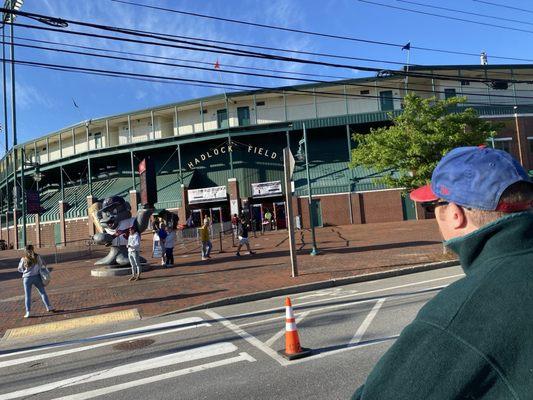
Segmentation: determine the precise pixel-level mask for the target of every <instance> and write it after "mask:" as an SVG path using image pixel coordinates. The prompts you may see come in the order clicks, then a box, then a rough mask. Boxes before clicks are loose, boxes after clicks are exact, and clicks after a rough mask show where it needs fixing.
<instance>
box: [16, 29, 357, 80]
mask: <svg viewBox="0 0 533 400" xmlns="http://www.w3.org/2000/svg"><path fill="white" fill-rule="evenodd" d="M14 39H17V40H24V41H29V42H33V43H45V44H53V45H59V46H64V47H73V48H78V49H85V50H96V51H102V52H106V53H115V54H124V55H132V56H138V57H148V58H155V59H159V60H169V61H181V62H188V63H194V64H200V65H210V66H212V67H213V66H214V63H212V62H206V61H199V60H193V59H187V58H176V57H163V56H158V55H155V54H146V53H136V52H131V51H120V50H112V49H105V48H102V47H93V46H82V45H76V44H72V43H62V42H54V41H50V40H41V39H32V38H25V37H21V36H14ZM220 67H221V68H222V67H230V68H235V69H243V70H251V71H265V72H279V73H285V74H290V75H300V76H314V77H322V78H332V79H352V78H353V77H347V76H340V75H324V74H316V73H315V74H312V73H305V72H296V71H288V70H280V69H269V68H259V67H250V66H243V65H236V64H231V63H230V64H228V63H220Z"/></svg>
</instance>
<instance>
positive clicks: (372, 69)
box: [0, 8, 530, 83]
mask: <svg viewBox="0 0 533 400" xmlns="http://www.w3.org/2000/svg"><path fill="white" fill-rule="evenodd" d="M1 10H2V8H0V11H1ZM13 25H14V26H20V27H25V28H31V29H38V30H46V31H53V32H60V33H65V34H70V35H78V36H87V37H93V38H99V39H109V40H117V41H125V42H129V43H139V44H146V45H155V46H162V47H170V48H178V49H185V50H193V51H201V52H210V53H216V54H230V55H234V56H243V57H252V58H259V59H265V60H278V61H287V62H294V63H300V64H308V65H317V66H326V67H334V68H344V69H350V70H359V71H365V72H375V73H383V72H386V73H387V74H390V75H398V76H410V77H420V78H438V79H443V80H452V81H454V80H464V77H462V76H459V75H449V74H442V75H439V74H435V73H431V74H428V73H423V72H414V71H413V70H410V71H402V70H390V69H386V68H385V69H382V68H376V67H366V66H359V65H349V64H337V63H329V62H324V61H316V60H309V59H301V58H294V57H284V56H278V55H271V54H266V53H256V52H245V53H244V54H243V53H241V52H240V50H235V49H231V48H229V49H228V48H222V49H224V50H222V49H221V48H219V49H217V50H215V49H212V48H204V47H203V46H204V45H203V44H199V43H192V46H184V45H178V44H173V43H161V42H153V41H146V40H140V39H132V38H125V37H118V36H110V35H101V34H96V33H88V32H80V31H72V30H62V29H56V28H51V27H44V26H36V25H28V24H22V23H16V22H14V23H13ZM92 25H94V24H92ZM99 29H106V28H105V27H102V28H99ZM120 33H123V32H120ZM129 34H133V33H129ZM169 40H171V41H172V39H169ZM208 47H212V46H208ZM217 47H218V46H217ZM226 49H227V50H226ZM469 80H471V81H477V82H487V79H485V78H469ZM489 81H490V80H489ZM507 81H509V82H515V83H530V81H529V80H507Z"/></svg>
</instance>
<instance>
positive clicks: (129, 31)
mask: <svg viewBox="0 0 533 400" xmlns="http://www.w3.org/2000/svg"><path fill="white" fill-rule="evenodd" d="M360 1H365V0H360ZM0 11H4V12H13V13H15V14H17V15H22V16H26V17H29V18H36V17H39V18H55V17H50V16H46V15H42V14H35V13H26V12H22V11H12V10H7V9H5V8H0ZM56 19H57V18H56ZM61 21H64V22H66V23H72V24H75V25H80V26H85V27H91V28H95V29H101V30H108V31H112V32H115V33H122V34H127V35H134V36H142V37H149V38H155V39H158V40H164V41H170V42H177V43H183V44H188V45H192V46H195V47H190V46H184V45H169V44H168V43H158V42H156V43H154V42H145V41H139V40H134V39H131V38H122V37H120V38H119V37H116V36H108V35H97V34H94V33H91V34H89V33H86V32H77V34H82V35H88V36H93V37H100V38H108V39H112V40H126V41H133V42H138V43H145V44H157V45H161V46H165V45H166V46H170V47H176V48H182V49H187V50H196V51H206V52H213V53H217V52H218V53H223V54H232V55H239V56H243V57H253V58H263V59H271V60H278V61H287V62H297V63H304V64H312V65H321V66H329V67H336V68H348V69H353V70H360V71H366V72H381V71H383V70H386V71H388V72H390V73H391V74H395V75H402V76H407V75H409V76H419V77H421V76H424V75H425V76H427V74H422V73H413V72H407V71H390V70H387V69H385V68H374V67H365V66H354V65H347V64H336V63H329V62H323V61H315V60H309V59H301V58H295V57H285V56H279V55H272V54H266V53H259V52H250V51H245V50H240V49H232V48H227V47H222V46H214V45H206V44H203V43H195V42H190V41H185V40H178V39H175V38H169V37H165V36H161V34H159V33H140V32H138V31H135V30H132V29H127V28H117V27H111V26H107V25H99V24H94V23H88V22H82V21H74V20H69V19H61ZM11 23H13V22H11ZM13 24H14V25H18V26H25V27H33V28H35V29H44V30H52V31H57V32H64V33H67V32H70V33H73V31H65V30H61V29H55V28H48V27H42V26H35V25H26V24H18V23H13ZM441 79H450V78H449V77H448V76H447V75H443V76H441Z"/></svg>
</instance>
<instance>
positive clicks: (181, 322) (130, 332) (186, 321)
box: [0, 317, 210, 358]
mask: <svg viewBox="0 0 533 400" xmlns="http://www.w3.org/2000/svg"><path fill="white" fill-rule="evenodd" d="M201 321H203V319H202V318H200V317H191V318H183V319H178V320H173V321H167V322H162V323H160V324H154V325H147V326H142V327H140V328H134V329H128V330H126V331H120V332H112V333H106V334H104V335H98V336H91V337H88V338H83V339H74V340H67V341H64V342H59V343H53V344H50V345H44V346H37V347H34V348H31V349H29V350H20V351H12V352H6V353H4V354H0V358H6V357H12V356H20V355H21V354H28V353H35V352H38V351H45V350H50V349H55V348H58V347H65V346H70V345H72V344H82V343H88V342H95V341H99V340H105V339H112V338H116V337H118V336H123V335H134V334H136V333H149V331H155V330H156V329H157V330H159V329H164V328H174V327H177V326H179V325H187V324H194V323H196V322H201ZM198 326H210V325H209V323H207V322H204V323H203V324H201V325H198ZM198 326H194V327H193V328H196V327H198Z"/></svg>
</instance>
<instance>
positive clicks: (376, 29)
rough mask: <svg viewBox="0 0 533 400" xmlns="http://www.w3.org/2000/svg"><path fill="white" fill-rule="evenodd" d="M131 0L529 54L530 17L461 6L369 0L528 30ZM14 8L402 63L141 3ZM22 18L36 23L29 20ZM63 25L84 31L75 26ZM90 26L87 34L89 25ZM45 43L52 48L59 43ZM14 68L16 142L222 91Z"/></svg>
mask: <svg viewBox="0 0 533 400" xmlns="http://www.w3.org/2000/svg"><path fill="white" fill-rule="evenodd" d="M136 1H137V2H142V3H144V4H150V5H156V6H161V7H168V8H174V9H179V10H184V11H190V12H196V13H202V14H210V15H216V16H222V17H226V18H237V19H243V20H248V21H253V22H259V23H263V24H272V25H279V26H284V27H292V28H297V29H302V30H310V31H318V32H324V33H331V34H338V35H345V36H352V37H358V38H362V39H369V40H375V41H384V42H393V43H407V42H411V44H412V45H413V46H419V47H428V48H437V49H445V50H453V51H461V52H468V53H475V54H479V53H480V52H481V51H482V50H485V51H486V52H487V53H488V57H489V63H490V64H502V63H517V62H513V61H505V60H498V59H494V58H491V55H498V56H505V57H518V58H526V59H527V58H531V59H533V52H532V47H533V44H532V43H533V41H532V40H531V39H532V38H533V22H531V23H529V24H525V23H522V24H521V23H517V22H510V21H502V20H496V19H490V18H481V17H474V16H469V15H464V14H463V15H460V14H457V13H452V12H447V11H443V10H440V11H439V10H434V9H430V8H425V7H422V6H420V5H414V4H408V3H406V2H400V1H397V0H375V1H376V2H379V3H382V4H388V5H391V6H395V7H403V8H410V9H416V10H421V11H424V12H430V13H438V14H443V15H449V16H453V17H458V18H465V19H472V20H476V21H481V22H487V23H492V24H497V25H505V26H509V27H513V28H519V29H523V30H529V31H531V32H522V31H512V30H505V29H500V28H496V27H489V26H481V25H475V24H470V23H466V22H461V21H452V20H447V19H443V18H438V17H432V16H428V15H421V14H415V13H409V12H405V11H400V10H397V9H390V8H385V7H381V6H377V5H372V4H368V3H365V2H361V1H358V0H329V1H328V0H322V1H318V0H270V1H267V2H264V1H258V0H195V1H193V0H188V1H182V0H136ZM413 1H416V2H418V3H420V4H422V3H423V4H427V5H433V6H440V7H447V8H454V9H460V10H464V11H468V12H477V13H481V14H487V15H492V16H495V17H499V18H508V19H517V20H522V21H533V19H532V18H531V17H532V16H533V13H526V12H523V11H518V10H510V9H505V8H501V7H496V6H493V5H489V4H485V3H482V2H476V1H474V0H449V1H447V2H445V3H444V2H441V1H437V0H413ZM491 2H493V3H499V4H508V5H512V6H513V7H518V8H525V9H530V10H532V11H533V4H531V1H527V0H517V1H513V2H509V1H505V0H491ZM22 10H23V11H27V12H35V13H42V14H46V15H53V16H56V17H62V18H67V19H73V20H83V21H89V22H93V23H98V24H105V25H112V26H118V27H124V28H134V29H142V30H147V31H155V32H161V33H169V34H174V35H188V36H195V37H202V38H208V39H216V40H226V41H234V42H242V43H247V44H255V45H262V46H272V47H283V48H286V49H291V50H298V51H312V52H323V53H324V52H327V53H334V54H341V55H348V56H353V57H363V58H372V59H380V60H388V61H395V62H401V63H403V62H405V61H406V52H405V51H404V52H402V51H401V50H400V49H399V48H395V47H388V46H379V45H372V44H365V43H357V42H351V41H342V40H338V39H327V38H321V37H314V36H308V35H303V34H297V33H288V32H279V31H272V30H267V29H262V28H258V27H248V26H242V25H237V24H231V23H227V22H220V21H213V20H206V19H202V18H195V17H191V16H182V15H179V14H171V13H166V12H162V11H157V10H148V9H141V8H138V7H134V6H130V5H126V4H120V3H115V2H112V1H111V0H85V1H80V0H25V2H24V6H23V9H22ZM18 22H21V23H22V22H24V23H29V22H28V20H27V19H25V18H19V19H18ZM31 23H33V24H36V25H38V24H39V23H38V22H31ZM67 29H73V30H88V29H86V28H79V27H75V26H72V27H69V28H67ZM92 32H95V33H96V32H97V31H92ZM98 33H101V32H98ZM15 37H16V38H33V39H39V40H49V41H54V42H61V43H65V44H78V45H84V46H94V47H101V48H106V49H110V50H119V51H127V52H137V53H144V54H151V55H156V56H163V57H172V58H182V59H191V60H196V61H202V62H207V63H213V64H214V62H215V61H216V60H217V59H218V61H219V63H220V64H221V67H222V68H224V67H225V65H226V64H233V65H240V66H246V67H256V68H269V69H277V70H284V71H288V72H303V73H319V74H324V75H333V76H339V77H362V76H366V75H368V74H367V73H363V72H358V71H355V70H348V69H346V70H343V69H334V68H325V67H312V66H306V65H297V64H289V63H284V62H281V61H277V62H273V61H263V60H257V59H249V58H238V57H235V56H228V55H217V54H212V53H201V52H193V51H186V50H178V49H169V48H163V47H154V46H144V45H140V44H131V43H120V42H114V41H110V40H102V39H94V38H87V37H72V36H69V35H65V34H61V33H54V32H44V31H37V30H31V29H27V28H21V27H18V28H16V29H15ZM16 41H20V42H21V43H27V42H24V41H22V40H20V39H16ZM44 46H51V47H61V46H58V45H44ZM299 57H302V56H299ZM16 58H17V59H23V60H31V61H38V62H44V63H55V64H67V65H73V66H85V67H87V66H88V67H91V68H100V69H113V70H120V71H127V72H135V73H146V74H152V75H167V76H176V77H184V78H191V79H202V80H209V81H214V82H218V81H219V80H220V79H222V80H223V81H226V82H232V83H239V84H252V85H261V86H281V85H288V84H296V83H298V82H297V81H289V80H280V79H268V78H252V77H245V76H231V75H230V76H226V75H224V74H220V73H217V72H216V71H215V70H213V71H212V72H211V71H195V70H191V69H183V68H176V67H168V66H159V65H153V64H152V65H143V64H136V63H130V62H126V61H117V60H103V59H95V58H91V57H84V56H80V55H64V54H59V53H55V52H48V51H43V50H36V49H24V48H17V49H16ZM310 58H312V57H310ZM315 59H316V58H315ZM329 61H335V60H329ZM338 61H340V62H343V63H348V64H352V65H366V66H372V67H378V68H388V69H391V68H399V66H395V65H391V64H384V63H371V62H363V61H347V60H338ZM410 61H411V63H415V64H430V65H436V64H479V56H464V55H451V54H444V53H438V52H429V51H422V50H412V51H411V54H410ZM532 64H533V62H532ZM16 69H17V70H16V100H17V119H18V121H17V130H18V132H19V134H18V136H19V139H18V141H19V143H21V142H24V141H28V140H31V139H33V138H35V137H39V136H42V135H44V134H48V133H51V132H55V131H57V130H59V129H61V128H64V127H66V126H69V125H72V124H74V123H77V122H80V121H82V120H85V119H88V118H98V117H102V116H108V115H113V114H118V113H123V112H128V111H133V110H137V109H142V108H146V107H151V106H156V105H159V104H167V103H172V102H175V101H180V100H185V99H190V98H195V97H201V96H206V95H211V94H215V93H219V92H221V91H222V90H221V89H213V88H204V87H194V86H188V85H181V84H161V83H153V82H142V81H134V80H127V79H119V78H111V77H99V76H88V75H79V74H73V73H68V72H61V71H51V70H42V69H36V68H31V67H27V66H17V67H16ZM223 75H224V76H223ZM72 99H74V100H75V102H76V103H77V104H78V106H79V108H75V107H74V105H73V102H72ZM2 122H3V118H2ZM10 142H11V139H10ZM0 146H1V148H3V147H4V141H3V135H2V139H1V140H0Z"/></svg>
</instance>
